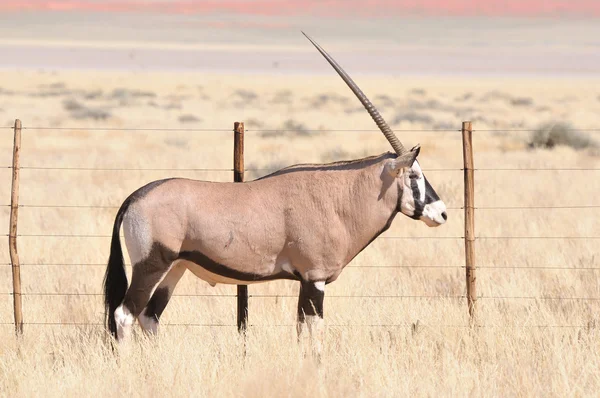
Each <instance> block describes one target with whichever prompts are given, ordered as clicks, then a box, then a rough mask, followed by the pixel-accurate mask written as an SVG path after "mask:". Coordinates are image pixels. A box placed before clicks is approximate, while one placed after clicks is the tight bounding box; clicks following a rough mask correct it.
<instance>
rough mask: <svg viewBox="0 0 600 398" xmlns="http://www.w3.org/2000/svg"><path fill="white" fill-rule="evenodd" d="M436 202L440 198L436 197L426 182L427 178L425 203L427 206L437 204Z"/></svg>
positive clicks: (435, 193)
mask: <svg viewBox="0 0 600 398" xmlns="http://www.w3.org/2000/svg"><path fill="white" fill-rule="evenodd" d="M423 178H425V177H423ZM438 200H440V197H439V196H438V194H437V192H435V191H434V190H433V188H432V187H431V185H430V184H429V181H427V178H425V203H427V204H429V203H433V202H437V201H438Z"/></svg>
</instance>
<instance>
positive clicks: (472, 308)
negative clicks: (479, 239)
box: [462, 122, 477, 325]
mask: <svg viewBox="0 0 600 398" xmlns="http://www.w3.org/2000/svg"><path fill="white" fill-rule="evenodd" d="M472 138H473V126H472V123H471V122H463V124H462V142H463V162H464V174H465V204H464V207H465V266H466V277H467V303H468V305H469V316H470V319H471V325H473V324H474V322H475V317H476V311H477V309H476V304H477V286H476V282H477V277H476V274H475V270H476V268H475V192H474V191H475V179H474V167H473V140H472Z"/></svg>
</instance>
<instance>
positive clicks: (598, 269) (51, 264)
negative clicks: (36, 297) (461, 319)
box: [0, 263, 600, 271]
mask: <svg viewBox="0 0 600 398" xmlns="http://www.w3.org/2000/svg"><path fill="white" fill-rule="evenodd" d="M124 265H125V266H126V267H131V264H124ZM11 266H12V264H10V263H4V264H0V267H11ZM19 266H21V267H90V268H92V267H103V268H105V267H106V263H81V264H76V263H50V264H48V263H21V264H19ZM354 268H356V269H369V268H372V269H386V268H387V269H452V270H459V269H465V268H466V266H464V265H348V266H347V267H346V268H345V269H354ZM475 269H478V270H481V269H485V270H488V269H492V270H494V269H497V270H521V269H522V270H529V271H536V270H564V271H600V267H559V266H519V265H515V266H513V265H507V266H495V265H481V266H479V265H478V266H476V267H475Z"/></svg>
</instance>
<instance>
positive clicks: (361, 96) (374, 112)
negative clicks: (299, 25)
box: [302, 32, 408, 156]
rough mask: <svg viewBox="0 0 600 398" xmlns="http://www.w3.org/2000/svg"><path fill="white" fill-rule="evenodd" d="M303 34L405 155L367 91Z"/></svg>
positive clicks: (399, 153)
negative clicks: (366, 93) (364, 91)
mask: <svg viewBox="0 0 600 398" xmlns="http://www.w3.org/2000/svg"><path fill="white" fill-rule="evenodd" d="M302 34H303V35H304V36H306V38H307V39H308V40H310V42H311V43H312V44H313V45H314V46H315V47H316V48H317V50H319V52H320V53H321V54H322V55H323V56H324V57H325V59H326V60H327V62H329V64H331V66H333V69H335V71H336V72H337V73H338V75H340V77H341V78H342V80H344V81H345V82H346V84H347V85H348V87H350V90H352V92H353V93H354V95H356V97H357V98H358V99H359V101H360V102H361V103H362V104H363V106H364V107H365V109H366V110H367V112H369V115H371V117H372V118H373V120H374V121H375V123H376V124H377V127H379V130H381V132H382V133H383V135H384V136H385V138H387V140H388V141H389V143H390V145H392V148H394V151H396V153H397V154H398V156H401V155H404V154H405V153H407V152H408V151H407V150H406V148H404V145H402V143H401V142H400V140H399V139H398V137H396V134H394V132H393V131H392V129H391V128H390V126H388V124H387V123H386V122H385V120H383V117H381V115H380V114H379V112H378V111H377V109H376V108H375V106H374V105H373V104H372V103H371V101H369V99H368V98H367V96H366V95H365V93H363V92H362V90H361V89H360V88H358V86H357V85H356V83H354V80H352V78H351V77H350V76H348V74H347V73H346V72H344V70H343V69H342V67H341V66H340V65H338V63H337V62H335V60H334V59H333V58H331V56H330V55H329V54H327V52H326V51H325V50H323V49H322V48H321V46H319V45H318V44H317V43H316V42H315V41H314V40H313V39H311V38H310V37H309V36H308V35H307V34H306V33H304V32H302Z"/></svg>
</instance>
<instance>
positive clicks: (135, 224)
mask: <svg viewBox="0 0 600 398" xmlns="http://www.w3.org/2000/svg"><path fill="white" fill-rule="evenodd" d="M306 37H307V38H308V39H309V40H310V41H311V42H312V44H313V45H314V46H315V47H316V48H317V50H319V52H320V53H321V54H322V55H323V56H324V57H325V59H326V60H327V61H328V62H329V63H330V64H331V66H333V68H334V69H335V70H336V71H337V73H338V74H339V75H340V76H341V78H342V79H343V80H344V81H345V82H346V84H347V85H348V86H349V87H350V89H351V90H352V91H353V92H354V94H355V95H356V96H357V97H358V99H359V100H360V102H361V103H362V104H363V106H364V107H365V108H366V110H367V111H368V113H369V114H370V115H371V117H372V118H373V120H374V121H375V123H376V124H377V126H378V127H379V129H380V130H381V131H382V132H383V134H384V135H385V137H386V138H387V139H388V141H389V142H390V144H391V146H392V147H393V148H394V150H395V153H390V152H386V153H383V154H381V155H378V156H372V157H367V158H364V159H358V160H351V161H345V162H335V163H329V164H299V165H294V166H290V167H287V168H284V169H282V170H279V171H277V172H275V173H273V174H270V175H268V176H266V177H263V178H260V179H258V180H255V181H250V182H246V183H225V182H208V181H197V180H191V179H183V178H173V179H166V180H160V181H154V182H151V183H149V184H148V185H146V186H144V187H142V188H140V189H138V190H136V191H135V192H133V193H132V194H131V195H130V196H129V197H128V198H127V199H125V201H124V202H123V204H122V205H121V207H120V209H119V211H118V212H117V215H116V218H115V223H114V227H113V235H112V242H111V249H110V257H109V260H108V266H107V269H106V274H105V277H104V300H105V306H106V315H107V326H108V329H109V330H110V332H111V333H112V334H113V335H114V336H115V337H117V339H118V340H122V339H123V338H125V337H127V336H128V335H129V333H130V331H131V327H132V325H133V323H134V321H135V319H136V318H137V319H138V320H139V323H140V325H141V326H142V328H143V329H144V330H146V331H148V332H150V333H156V331H157V328H158V320H159V318H160V315H161V314H162V312H163V311H164V309H165V307H166V305H167V303H168V302H169V299H170V297H171V295H172V294H173V290H174V289H175V286H176V285H177V282H178V281H179V280H180V278H181V277H182V275H183V274H184V272H185V270H186V269H189V270H190V271H191V272H192V273H193V274H194V275H196V276H197V277H199V278H201V279H203V280H205V281H207V282H208V283H210V284H211V285H215V284H217V283H227V284H250V283H256V282H264V281H270V280H275V279H292V280H297V281H299V282H300V295H299V298H298V334H299V335H300V334H301V331H302V325H303V324H305V323H307V324H308V326H309V331H310V332H311V334H312V332H313V328H314V327H318V326H320V325H321V324H322V318H323V298H324V294H325V293H324V291H325V285H326V284H328V283H330V282H333V281H335V280H336V278H337V277H338V276H339V275H340V273H341V272H342V270H343V269H344V267H345V266H346V265H347V264H348V263H349V262H350V261H352V259H353V258H354V257H355V256H356V255H357V254H359V253H360V252H361V251H362V250H363V249H364V248H365V247H367V246H368V245H369V244H370V243H371V242H372V241H373V240H374V239H375V238H377V236H379V235H380V234H381V233H382V232H384V231H385V230H387V229H388V228H389V227H390V225H391V223H392V221H393V220H394V217H395V216H396V214H397V213H398V212H401V213H403V214H404V215H406V216H408V217H410V218H413V219H415V220H421V221H424V222H425V223H426V224H427V225H428V226H432V227H433V226H438V225H441V224H443V223H444V222H445V221H446V218H447V216H446V206H445V205H444V203H443V202H442V201H441V200H440V198H439V197H438V195H437V194H436V193H435V191H434V190H433V188H432V187H431V185H429V182H428V181H427V179H426V178H425V176H424V175H423V171H422V170H421V167H420V166H419V163H418V161H416V158H417V155H418V154H419V150H420V147H419V146H418V145H417V146H415V147H414V148H412V149H411V150H410V151H409V150H407V149H405V147H404V146H403V145H402V144H401V142H400V141H399V140H398V138H397V137H396V136H395V135H394V133H393V132H392V130H391V129H390V127H389V126H388V125H387V123H386V122H385V121H384V120H383V118H382V117H381V115H380V114H379V112H378V111H377V110H376V109H375V107H374V106H373V104H371V102H370V101H369V100H368V99H367V97H366V96H365V94H363V92H362V91H361V90H360V89H359V88H358V86H357V85H356V84H355V83H354V81H353V80H352V79H351V78H350V76H348V75H347V74H346V72H344V70H343V69H342V68H341V67H340V66H339V65H338V64H337V63H336V61H334V60H333V59H332V58H331V57H330V56H329V55H328V54H327V53H326V52H325V50H323V49H322V48H321V47H320V46H319V45H318V44H317V43H315V42H314V41H313V40H312V39H311V38H310V37H308V36H306ZM121 224H123V230H124V235H125V244H126V245H127V250H128V252H129V256H130V258H131V264H132V266H133V271H132V279H131V284H130V286H129V288H128V287H127V276H126V274H125V270H124V267H123V263H124V261H123V254H122V249H121V242H120V239H119V230H120V228H121ZM319 329H320V328H319Z"/></svg>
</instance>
